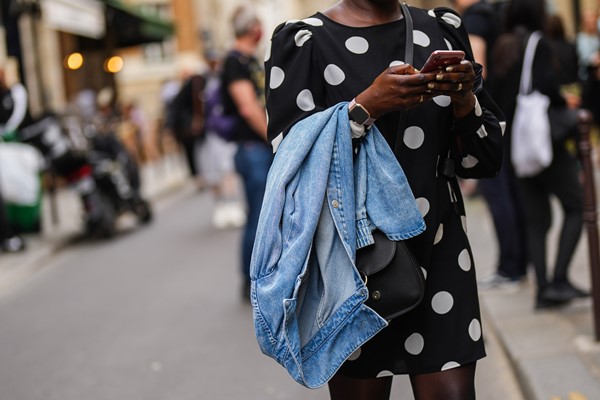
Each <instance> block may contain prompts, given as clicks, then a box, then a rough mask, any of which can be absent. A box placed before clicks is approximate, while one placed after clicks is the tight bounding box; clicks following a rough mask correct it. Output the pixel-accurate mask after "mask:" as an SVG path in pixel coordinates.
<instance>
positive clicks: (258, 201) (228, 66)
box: [221, 6, 273, 301]
mask: <svg viewBox="0 0 600 400" xmlns="http://www.w3.org/2000/svg"><path fill="white" fill-rule="evenodd" d="M232 24H233V30H234V33H235V38H236V39H235V43H234V46H233V49H232V50H231V51H230V52H229V53H228V54H227V57H226V58H225V61H224V65H223V72H222V76H221V79H222V80H221V81H222V83H223V84H222V87H223V102H224V108H225V114H228V115H232V114H233V115H236V116H237V117H238V127H237V135H236V138H235V141H236V143H237V145H238V148H237V151H236V154H235V166H236V169H237V171H238V173H239V174H240V176H241V178H242V181H243V183H244V190H245V194H246V201H247V207H248V218H247V221H246V227H245V230H244V235H243V239H242V278H243V286H242V296H243V299H244V300H245V301H250V258H251V256H252V247H253V246H254V237H255V235H256V227H257V225H258V217H259V215H260V209H261V206H262V200H263V196H264V192H265V187H266V184H267V174H268V172H269V168H270V166H271V162H272V160H273V152H272V150H271V147H270V146H269V145H268V144H267V142H266V139H267V116H266V112H265V101H264V70H263V68H262V66H261V64H260V63H259V62H258V60H257V59H256V58H255V57H254V52H255V51H256V49H257V47H258V44H259V43H260V40H261V37H262V26H261V23H260V21H259V20H258V18H257V17H256V14H255V13H254V12H253V10H252V9H251V8H249V7H245V6H242V7H239V8H237V9H236V11H235V12H234V14H233V18H232Z"/></svg>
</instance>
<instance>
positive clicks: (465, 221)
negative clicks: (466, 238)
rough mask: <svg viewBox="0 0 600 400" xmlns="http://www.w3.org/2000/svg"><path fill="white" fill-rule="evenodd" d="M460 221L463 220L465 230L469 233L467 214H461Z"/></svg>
mask: <svg viewBox="0 0 600 400" xmlns="http://www.w3.org/2000/svg"><path fill="white" fill-rule="evenodd" d="M460 222H462V227H463V231H465V233H467V217H466V215H461V216H460Z"/></svg>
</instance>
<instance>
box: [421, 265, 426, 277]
mask: <svg viewBox="0 0 600 400" xmlns="http://www.w3.org/2000/svg"><path fill="white" fill-rule="evenodd" d="M421 272H423V279H427V270H426V269H425V268H423V267H421Z"/></svg>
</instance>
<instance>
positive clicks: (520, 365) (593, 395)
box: [482, 288, 600, 400]
mask: <svg viewBox="0 0 600 400" xmlns="http://www.w3.org/2000/svg"><path fill="white" fill-rule="evenodd" d="M531 298H532V291H531V289H530V288H526V289H522V290H521V291H520V292H519V293H514V294H510V295H507V294H506V293H505V294H504V296H503V295H502V294H496V295H494V294H490V295H488V294H484V295H483V296H482V308H485V310H486V313H487V314H488V315H489V320H488V324H490V325H491V328H492V329H493V330H494V333H495V334H496V336H497V337H498V339H499V342H500V345H501V346H502V347H503V349H504V351H505V352H506V354H507V355H508V359H509V361H510V363H511V365H512V366H513V369H514V370H515V372H516V376H517V379H518V382H519V385H520V386H521V389H522V392H523V394H524V396H525V398H526V399H528V400H548V399H565V400H566V399H571V398H577V399H578V400H592V399H600V381H599V377H598V376H595V374H594V373H593V370H592V369H591V368H590V365H589V364H590V363H589V362H588V361H586V360H585V354H584V353H582V352H581V350H579V349H577V346H576V345H575V341H576V339H577V337H578V334H577V332H576V330H575V328H574V327H573V326H572V325H571V324H570V323H569V322H568V321H567V320H565V318H563V316H562V315H561V314H560V311H558V310H553V311H543V312H533V311H531V309H530V306H529V304H530V303H531ZM525 305H526V306H525ZM519 306H520V309H521V312H519V311H518V310H519ZM583 306H584V307H585V304H584V305H583ZM570 307H578V306H577V305H573V306H570ZM592 351H596V352H597V355H598V356H600V351H598V349H596V350H592ZM576 395H577V396H579V397H572V396H576Z"/></svg>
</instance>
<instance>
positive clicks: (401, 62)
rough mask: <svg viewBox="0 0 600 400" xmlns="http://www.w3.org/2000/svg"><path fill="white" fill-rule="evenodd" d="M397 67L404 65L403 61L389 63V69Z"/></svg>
mask: <svg viewBox="0 0 600 400" xmlns="http://www.w3.org/2000/svg"><path fill="white" fill-rule="evenodd" d="M398 65H404V61H400V60H394V61H392V62H391V63H390V67H397V66H398Z"/></svg>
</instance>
